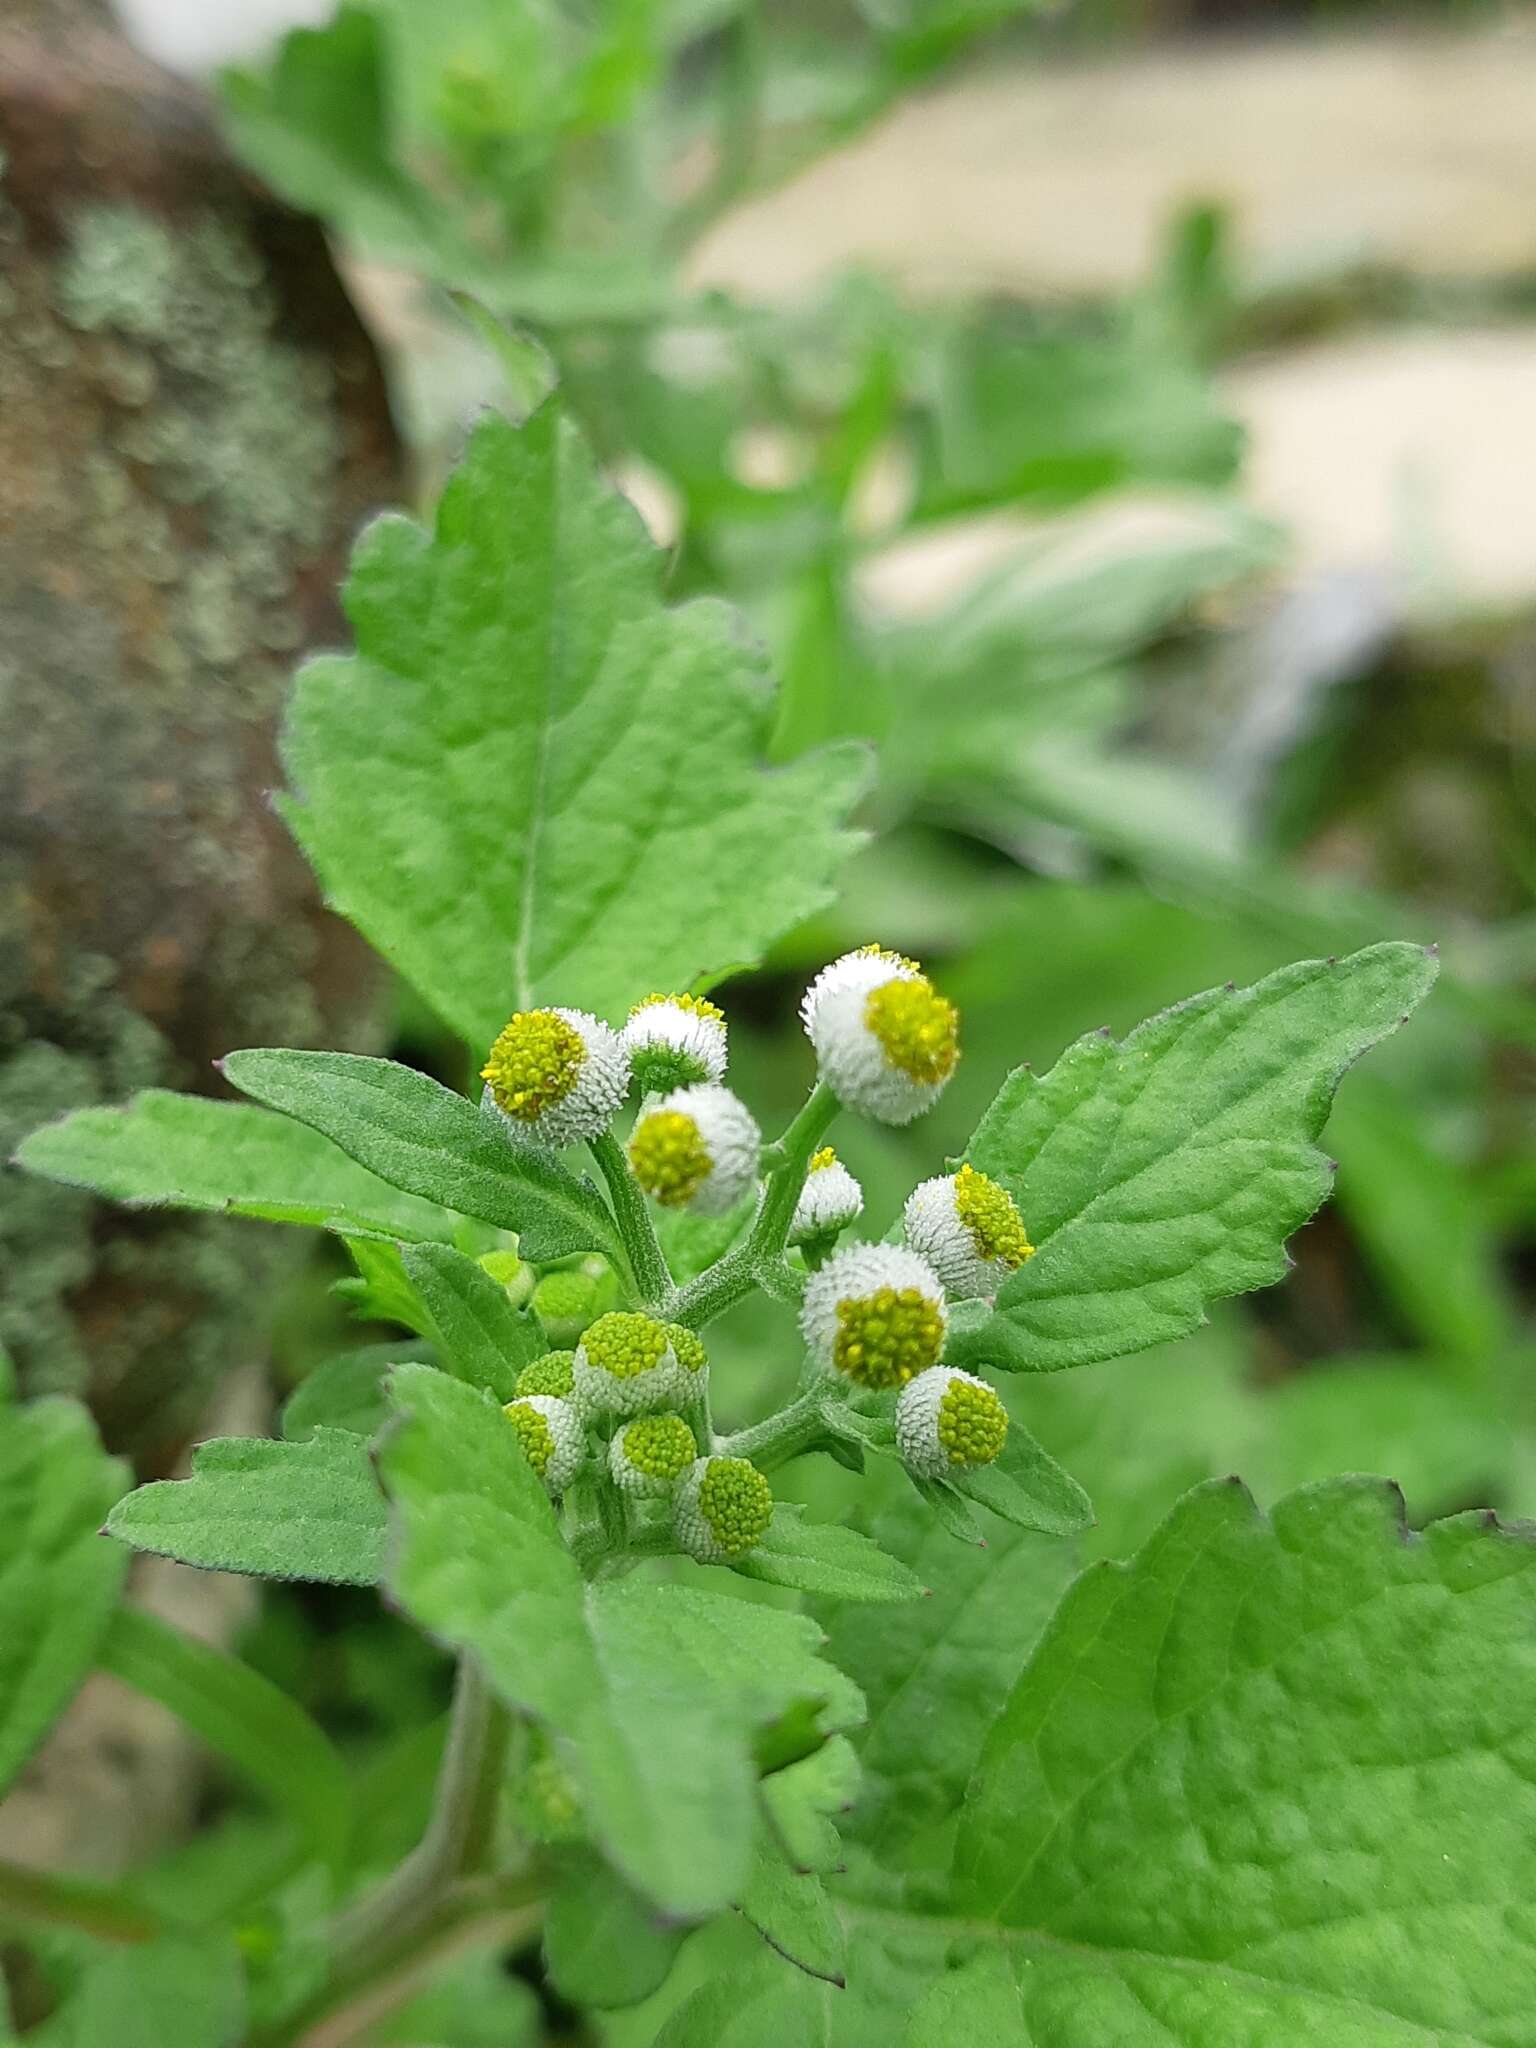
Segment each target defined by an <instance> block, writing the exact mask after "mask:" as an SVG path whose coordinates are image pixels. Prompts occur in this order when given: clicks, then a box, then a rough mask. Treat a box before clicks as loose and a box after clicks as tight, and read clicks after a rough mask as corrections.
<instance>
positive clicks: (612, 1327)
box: [581, 1309, 668, 1380]
mask: <svg viewBox="0 0 1536 2048" xmlns="http://www.w3.org/2000/svg"><path fill="white" fill-rule="evenodd" d="M667 1343H668V1338H667V1332H666V1330H665V1328H664V1327H663V1325H662V1324H660V1323H658V1322H657V1321H656V1320H655V1318H654V1317H653V1316H642V1315H635V1314H632V1313H631V1312H630V1311H629V1310H627V1309H615V1310H613V1311H612V1312H611V1313H610V1314H608V1315H606V1316H599V1317H598V1319H597V1321H596V1322H595V1323H594V1324H593V1325H592V1327H591V1328H590V1329H589V1330H588V1331H587V1333H586V1335H585V1336H584V1337H583V1338H582V1340H581V1348H582V1350H583V1351H584V1352H585V1353H586V1356H587V1362H588V1364H590V1365H594V1366H596V1367H597V1368H598V1370H599V1371H600V1372H605V1373H607V1374H608V1375H609V1376H610V1377H611V1378H613V1379H616V1380H629V1379H636V1378H638V1377H639V1375H640V1374H641V1373H643V1372H651V1371H653V1370H654V1369H655V1367H656V1366H658V1365H660V1363H661V1361H662V1358H663V1356H664V1355H665V1353H666V1349H667Z"/></svg>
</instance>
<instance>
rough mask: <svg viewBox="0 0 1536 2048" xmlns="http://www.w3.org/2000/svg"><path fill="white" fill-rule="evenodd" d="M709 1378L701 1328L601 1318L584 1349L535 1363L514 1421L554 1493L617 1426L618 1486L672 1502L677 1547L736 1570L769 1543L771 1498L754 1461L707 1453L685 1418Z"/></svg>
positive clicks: (524, 1375) (626, 1315) (513, 1407)
mask: <svg viewBox="0 0 1536 2048" xmlns="http://www.w3.org/2000/svg"><path fill="white" fill-rule="evenodd" d="M708 1374H709V1360H708V1357H707V1355H706V1353H705V1350H704V1346H703V1344H702V1342H701V1341H700V1339H699V1337H698V1336H697V1334H696V1333H695V1332H694V1331H692V1330H689V1329H685V1328H684V1327H683V1326H682V1325H681V1324H680V1323H663V1322H660V1321H658V1320H657V1319H656V1318H655V1317H654V1316H647V1315H639V1314H635V1313H631V1312H629V1311H627V1310H614V1311H612V1312H611V1313H609V1314H608V1315H604V1316H599V1317H598V1319H597V1321H596V1322H595V1323H593V1324H592V1325H591V1327H590V1328H589V1329H588V1330H587V1331H586V1332H585V1333H584V1334H583V1336H582V1339H581V1341H580V1343H579V1344H578V1345H577V1346H576V1349H575V1350H574V1351H550V1352H546V1353H545V1355H544V1356H543V1357H542V1358H536V1359H535V1360H534V1361H533V1363H532V1364H531V1365H527V1366H525V1367H524V1368H523V1370H522V1372H521V1373H519V1375H518V1379H517V1386H516V1388H515V1390H514V1398H513V1399H512V1400H511V1401H509V1402H508V1403H507V1406H506V1409H505V1413H506V1417H507V1420H508V1421H509V1422H510V1423H511V1424H512V1426H513V1428H514V1429H515V1430H516V1431H517V1435H518V1440H519V1442H520V1443H521V1445H522V1448H523V1451H524V1453H525V1454H526V1456H527V1458H528V1462H529V1463H530V1464H531V1465H532V1467H533V1469H534V1471H535V1472H536V1473H537V1474H538V1475H539V1477H540V1478H541V1479H542V1480H543V1482H544V1484H545V1486H546V1487H547V1488H548V1489H549V1491H550V1492H551V1493H554V1494H559V1493H563V1492H564V1491H565V1489H566V1488H567V1487H568V1486H569V1485H570V1483H571V1481H572V1480H573V1479H574V1478H575V1477H576V1475H577V1474H578V1473H579V1472H580V1471H581V1470H582V1469H583V1467H584V1466H586V1465H587V1464H589V1463H590V1462H591V1461H592V1458H593V1454H594V1445H595V1444H596V1443H599V1442H600V1441H601V1435H602V1432H603V1431H604V1430H605V1429H608V1428H613V1434H612V1436H611V1437H609V1438H608V1442H607V1449H606V1452H605V1453H603V1455H604V1456H605V1457H606V1462H607V1469H608V1473H609V1476H610V1478H612V1480H613V1481H614V1483H615V1484H616V1485H617V1486H618V1487H619V1489H620V1490H621V1491H622V1492H624V1493H627V1494H630V1495H632V1496H634V1497H636V1498H647V1497H649V1498H653V1499H667V1498H670V1499H671V1502H672V1523H673V1530H674V1533H675V1535H676V1537H677V1541H678V1544H679V1547H680V1548H681V1549H683V1550H686V1551H687V1552H688V1553H689V1555H690V1556H692V1557H696V1558H698V1559H699V1560H700V1561H701V1562H702V1563H705V1564H729V1563H731V1562H733V1561H734V1560H735V1559H736V1558H738V1557H742V1556H744V1555H745V1554H746V1552H747V1551H749V1550H751V1549H752V1548H753V1547H754V1545H756V1544H757V1543H759V1542H760V1541H761V1540H762V1538H763V1536H764V1535H766V1533H767V1530H768V1525H769V1523H770V1522H771V1521H772V1519H773V1494H772V1491H771V1489H770V1488H769V1485H768V1481H767V1480H766V1479H765V1478H764V1477H763V1475H762V1473H761V1472H759V1471H758V1469H757V1467H756V1466H755V1465H753V1464H752V1463H751V1462H750V1461H749V1460H748V1459H746V1458H730V1457H718V1456H708V1455H704V1456H701V1455H700V1449H699V1440H698V1437H697V1435H696V1434H695V1432H694V1428H693V1425H692V1424H691V1423H690V1422H689V1421H688V1419H687V1416H686V1414H685V1413H683V1412H682V1411H684V1410H686V1409H689V1408H691V1407H693V1406H694V1405H695V1404H696V1403H697V1402H698V1401H699V1399H700V1396H701V1395H702V1394H703V1392H704V1388H705V1386H706V1384H707V1381H708ZM614 1424H617V1427H616V1428H614V1427H613V1425H614Z"/></svg>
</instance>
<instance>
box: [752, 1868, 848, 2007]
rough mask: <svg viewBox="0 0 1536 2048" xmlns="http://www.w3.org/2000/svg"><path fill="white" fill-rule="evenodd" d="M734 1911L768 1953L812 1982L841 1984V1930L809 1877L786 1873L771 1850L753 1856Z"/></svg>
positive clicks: (804, 1873)
mask: <svg viewBox="0 0 1536 2048" xmlns="http://www.w3.org/2000/svg"><path fill="white" fill-rule="evenodd" d="M740 1910H741V1913H742V1915H743V1917H744V1918H745V1919H748V1920H750V1921H751V1923H752V1925H753V1926H754V1927H755V1928H756V1929H757V1931H758V1933H759V1934H760V1935H761V1936H762V1937H763V1939H764V1941H766V1942H767V1943H768V1945H769V1947H770V1948H775V1949H777V1950H778V1952H779V1954H780V1955H781V1956H784V1957H785V1958H786V1959H787V1960H788V1961H789V1962H792V1963H794V1964H795V1965H796V1966H797V1967H798V1968H799V1969H802V1970H805V1971H807V1972H809V1974H810V1975H811V1976H813V1977H825V1978H826V1979H827V1981H828V1983H831V1984H841V1983H842V1981H843V1929H842V1923H841V1921H840V1920H839V1919H838V1917H837V1914H836V1912H835V1911H834V1909H833V1905H832V1901H831V1900H830V1899H829V1898H828V1897H827V1889H826V1886H825V1885H824V1884H823V1883H822V1881H821V1879H820V1878H819V1877H818V1876H817V1875H816V1873H815V1872H814V1871H796V1870H791V1869H790V1867H789V1865H788V1864H787V1863H786V1862H785V1861H784V1858H783V1857H782V1856H781V1855H780V1854H779V1852H778V1850H777V1849H776V1848H773V1847H771V1846H767V1845H765V1846H764V1847H762V1848H760V1849H759V1850H758V1854H757V1862H756V1864H755V1865H754V1867H753V1871H752V1878H751V1882H750V1883H749V1884H748V1886H747V1889H746V1890H745V1892H743V1894H742V1897H741V1902H740Z"/></svg>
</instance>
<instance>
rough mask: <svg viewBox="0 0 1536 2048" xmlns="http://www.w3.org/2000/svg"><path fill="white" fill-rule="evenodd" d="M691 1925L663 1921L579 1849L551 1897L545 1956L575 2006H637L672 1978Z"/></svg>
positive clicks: (563, 1992)
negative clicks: (671, 1975) (670, 1923)
mask: <svg viewBox="0 0 1536 2048" xmlns="http://www.w3.org/2000/svg"><path fill="white" fill-rule="evenodd" d="M687 1931H688V1930H687V1929H686V1927H680V1926H676V1925H672V1926H668V1925H667V1924H666V1923H665V1922H664V1921H662V1920H660V1919H659V1918H658V1917H657V1915H656V1913H655V1912H654V1911H653V1910H652V1909H651V1908H650V1907H649V1906H648V1905H647V1904H646V1902H645V1900H644V1899H642V1898H641V1897H640V1896H639V1894H638V1893H637V1892H636V1891H635V1890H634V1889H633V1887H631V1886H630V1885H627V1884H626V1883H625V1882H624V1880H623V1878H622V1877H620V1876H619V1875H618V1874H617V1872H616V1871H612V1870H610V1869H609V1868H608V1866H607V1864H606V1863H604V1862H603V1861H602V1859H601V1858H600V1857H597V1856H593V1855H591V1854H590V1853H587V1852H585V1851H578V1852H577V1853H575V1854H573V1855H572V1856H570V1857H569V1858H568V1860H567V1861H566V1864H565V1867H564V1868H563V1869H562V1870H561V1872H560V1874H559V1876H558V1878H557V1879H556V1881H555V1884H554V1887H553V1889H552V1890H551V1892H550V1895H549V1902H548V1906H547V1909H546V1912H545V1917H544V1960H545V1963H546V1965H547V1966H548V1970H549V1976H550V1981H551V1983H552V1984H553V1985H554V1987H555V1989H556V1990H557V1991H558V1992H559V1993H560V1995H561V1997H562V1998H565V1999H568V2000H569V2001H570V2003H571V2004H572V2005H577V2006H583V2005H586V2006H596V2007H597V2008H598V2010H599V2011H608V2010H611V2009H612V2008H614V2007H619V2006H626V2005H638V2004H639V2003H640V2001H641V1999H642V1998H649V1997H650V1995H651V1993H652V1992H653V1991H654V1990H655V1989H656V1988H657V1986H658V1985H659V1984H661V1983H662V1982H663V1981H664V1980H665V1978H666V1975H667V1972H668V1971H669V1970H670V1969H671V1967H672V1962H673V1958H674V1957H675V1956H676V1954H677V1951H678V1948H679V1946H680V1944H681V1943H682V1940H683V1937H684V1935H685V1934H686V1933H687Z"/></svg>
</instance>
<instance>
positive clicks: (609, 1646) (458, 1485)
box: [379, 1365, 861, 1918]
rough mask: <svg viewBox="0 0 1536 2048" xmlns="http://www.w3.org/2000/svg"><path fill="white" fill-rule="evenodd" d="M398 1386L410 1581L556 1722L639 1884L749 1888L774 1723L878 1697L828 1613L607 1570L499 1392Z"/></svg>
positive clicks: (441, 1627) (401, 1587)
mask: <svg viewBox="0 0 1536 2048" xmlns="http://www.w3.org/2000/svg"><path fill="white" fill-rule="evenodd" d="M391 1386H392V1393H393V1397H394V1400H395V1403H396V1406H397V1407H398V1409H399V1410H400V1413H401V1416H402V1421H401V1423H400V1425H399V1427H398V1428H396V1429H395V1430H393V1431H391V1432H390V1433H389V1434H387V1435H386V1436H385V1438H384V1439H383V1442H382V1443H381V1446H380V1450H379V1467H380V1472H381V1474H382V1476H383V1479H384V1484H385V1488H386V1491H387V1492H388V1493H389V1495H390V1498H391V1500H392V1501H393V1503H394V1506H395V1509H396V1516H397V1524H398V1528H397V1537H396V1541H395V1543H394V1545H393V1547H392V1553H391V1565H390V1575H389V1576H390V1585H391V1588H392V1590H393V1592H394V1593H395V1595H396V1597H397V1598H398V1599H399V1600H400V1602H401V1604H402V1605H403V1606H404V1607H405V1608H406V1609H407V1611H408V1612H409V1613H411V1614H412V1615H413V1616H414V1618H415V1619H416V1620H417V1621H418V1622H419V1623H420V1624H421V1626H422V1627H424V1628H426V1629H429V1630H431V1631H432V1633H433V1634H435V1635H437V1636H438V1637H440V1638H441V1639H442V1640H443V1641H445V1642H447V1643H449V1644H451V1645H453V1646H454V1647H455V1648H457V1649H468V1650H472V1651H474V1653H475V1654H476V1655H477V1656H478V1657H479V1658H480V1660H481V1662H482V1663H483V1665H484V1667H485V1670H486V1673H487V1676H488V1677H489V1678H490V1680H491V1682H492V1684H493V1685H494V1686H495V1687H496V1688H497V1690H498V1691H499V1692H500V1693H501V1694H502V1696H503V1697H504V1698H505V1699H506V1700H507V1701H508V1702H509V1703H510V1704H512V1705H514V1706H516V1707H519V1708H520V1709H522V1710H523V1711H525V1712H527V1713H530V1714H532V1715H534V1716H536V1717H537V1718H538V1719H539V1720H540V1721H542V1722H544V1723H545V1725H546V1726H547V1727H548V1728H549V1730H550V1732H551V1735H552V1736H553V1738H554V1740H555V1742H556V1744H557V1746H558V1747H559V1749H560V1750H561V1752H562V1753H563V1755H564V1759H565V1761H566V1763H567V1765H568V1768H569V1769H570V1770H571V1772H572V1774H573V1776H574V1778H575V1779H576V1782H577V1784H578V1785H579V1787H580V1789H581V1792H582V1795H583V1799H584V1802H585V1805H586V1809H587V1818H588V1821H589V1823H590V1824H591V1826H592V1829H593V1832H594V1834H595V1835H596V1837H597V1840H598V1843H599V1846H600V1847H601V1848H602V1849H603V1851H604V1853H605V1854H606V1855H607V1856H608V1857H609V1858H610V1859H611V1860H612V1862H613V1863H614V1864H615V1866H616V1867H617V1868H618V1869H619V1870H620V1871H621V1872H622V1874H623V1875H624V1876H625V1877H626V1878H627V1879H628V1880H629V1881H630V1883H632V1884H633V1885H634V1886H635V1887H636V1888H637V1889H638V1890H639V1891H641V1892H642V1893H644V1894H645V1895H646V1896H647V1897H648V1898H650V1899H652V1900H653V1901H654V1902H655V1903H656V1904H657V1905H658V1906H660V1907H662V1908H663V1909H664V1910H666V1911H668V1912H670V1913H673V1914H676V1915H679V1916H684V1917H695V1918H696V1917H702V1916H703V1915H705V1914H708V1913H710V1912H713V1911H716V1910H718V1909H719V1908H720V1907H722V1906H726V1905H729V1904H730V1903H731V1901H732V1900H733V1899H734V1898H736V1897H738V1896H739V1894H740V1892H741V1889H742V1887H743V1885H744V1884H745V1881H746V1876H747V1872H748V1868H749V1866H750V1862H751V1855H752V1847H753V1839H754V1836H755V1833H756V1829H757V1805H756V1786H755V1778H756V1771H755V1767H754V1763H753V1755H752V1748H753V1740H754V1737H755V1736H756V1735H757V1733H758V1731H759V1730H760V1729H762V1728H764V1727H765V1726H766V1725H768V1724H769V1723H771V1722H773V1721H774V1720H776V1719H778V1718H779V1717H780V1716H781V1715H783V1714H785V1713H786V1712H788V1711H789V1710H790V1709H791V1708H797V1707H800V1706H802V1705H804V1704H805V1703H808V1702H811V1703H824V1704H825V1711H826V1713H827V1714H828V1715H830V1716H831V1717H832V1719H833V1720H840V1721H843V1722H846V1721H850V1720H854V1719H857V1717H858V1714H859V1711H860V1705H861V1703H860V1702H859V1700H858V1696H857V1694H856V1692H855V1691H854V1690H853V1688H852V1687H851V1686H849V1685H848V1683H847V1681H846V1680H845V1679H843V1678H842V1676H841V1674H840V1673H838V1672H836V1671H834V1670H833V1669H832V1667H831V1666H830V1665H827V1664H824V1663H823V1662H822V1661H821V1660H820V1658H819V1657H818V1655H817V1648H818V1645H819V1642H820V1632H819V1631H818V1630H817V1628H816V1627H815V1624H814V1623H812V1622H810V1621H808V1620H806V1619H805V1618H804V1617H803V1616H800V1615H794V1614H784V1613H780V1612H777V1611H775V1610H773V1609H770V1608H767V1607H760V1606H757V1605H753V1604H749V1603H747V1602H745V1601H742V1600H737V1599H732V1598H722V1597H719V1596H716V1595H714V1594H709V1593H700V1592H695V1591H694V1590H693V1589H691V1588H687V1587H682V1586H655V1585H647V1584H644V1583H642V1582H640V1581H637V1580H634V1579H622V1580H616V1581H609V1582H608V1583H606V1584H602V1585H588V1584H587V1583H586V1582H585V1581H584V1580H583V1578H582V1576H581V1573H580V1571H579V1570H578V1568H577V1566H576V1563H575V1560H574V1559H573V1558H572V1556H571V1553H570V1552H569V1550H568V1549H567V1548H566V1546H565V1544H564V1542H563V1541H562V1539H561V1536H560V1532H559V1528H558V1526H557V1524H556V1521H555V1516H554V1511H553V1509H552V1508H551V1506H550V1503H549V1500H548V1497H547V1496H546V1494H545V1492H544V1489H543V1487H542V1486H541V1485H540V1483H539V1481H538V1479H537V1478H536V1477H535V1476H534V1473H533V1471H532V1470H531V1468H530V1467H529V1465H528V1462H527V1460H526V1459H525V1458H524V1457H523V1455H522V1452H521V1450H520V1449H519V1448H518V1443H517V1438H516V1435H515V1433H514V1432H513V1431H512V1430H511V1429H510V1428H509V1427H508V1425H507V1424H506V1422H505V1421H504V1420H503V1418H502V1416H501V1414H500V1413H499V1411H498V1410H497V1408H496V1407H495V1406H494V1404H493V1403H492V1402H491V1400H490V1399H489V1397H487V1396H486V1395H484V1394H481V1393H478V1392H476V1391H475V1390H474V1389H473V1388H470V1387H466V1386H464V1385H463V1384H462V1383H461V1382H459V1381H457V1380H450V1379H448V1378H446V1377H445V1376H444V1375H443V1374H441V1373H436V1372H433V1371H431V1370H430V1369H429V1368H426V1367H423V1366H411V1365H406V1366H401V1367H400V1368H399V1369H398V1371H397V1372H396V1373H395V1374H394V1375H393V1378H392V1382H391Z"/></svg>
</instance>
